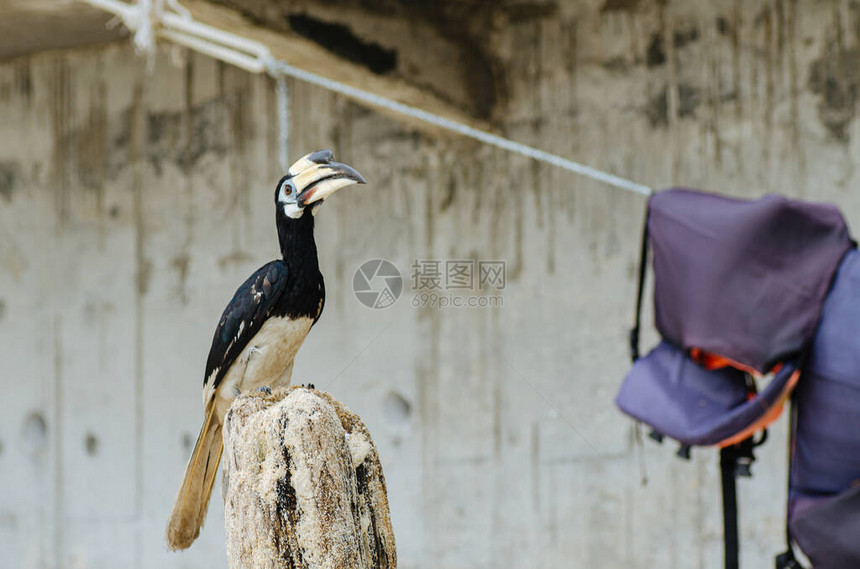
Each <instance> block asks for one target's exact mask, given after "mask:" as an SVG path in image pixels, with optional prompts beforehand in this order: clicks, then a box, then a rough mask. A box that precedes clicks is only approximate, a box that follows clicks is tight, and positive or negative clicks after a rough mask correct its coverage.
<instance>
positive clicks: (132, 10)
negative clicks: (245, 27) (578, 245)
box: [84, 0, 653, 196]
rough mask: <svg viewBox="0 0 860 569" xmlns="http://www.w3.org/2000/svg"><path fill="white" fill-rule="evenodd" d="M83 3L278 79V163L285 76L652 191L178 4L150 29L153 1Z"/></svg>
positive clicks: (141, 34) (283, 139)
mask: <svg viewBox="0 0 860 569" xmlns="http://www.w3.org/2000/svg"><path fill="white" fill-rule="evenodd" d="M84 1H85V2H87V3H88V4H90V5H92V6H96V7H99V8H102V9H104V10H107V11H109V12H111V13H113V14H115V15H117V16H119V17H120V18H121V19H122V21H123V23H124V24H125V25H126V27H128V28H129V29H131V30H133V31H136V34H135V44H138V38H140V40H141V43H142V44H144V45H145V38H146V37H147V34H150V38H151V35H152V34H153V32H154V33H156V34H157V35H158V36H161V37H163V38H165V39H168V40H170V41H172V42H174V43H178V44H180V45H184V46H186V47H188V48H190V49H193V50H195V51H199V52H201V53H204V54H206V55H208V56H210V57H213V58H215V59H219V60H222V61H225V62H227V63H230V64H232V65H235V66H237V67H240V68H242V69H245V70H246V71H249V72H251V73H262V72H268V73H269V74H270V75H272V76H273V77H274V78H275V79H276V80H277V81H278V83H277V85H278V112H279V115H278V120H279V128H280V135H281V136H280V141H279V145H282V146H279V153H280V156H279V159H280V160H281V161H282V162H283V161H284V153H285V152H286V151H287V150H286V149H287V134H288V132H287V131H288V128H289V125H288V121H289V110H288V109H287V108H286V106H284V107H282V106H281V105H282V102H283V104H284V105H288V93H287V90H286V82H285V81H284V82H283V83H282V81H283V78H284V76H287V77H293V78H295V79H299V80H301V81H305V82H306V83H310V84H312V85H317V86H319V87H322V88H324V89H327V90H329V91H332V92H335V93H339V94H341V95H344V96H346V97H349V98H351V99H355V100H357V101H361V102H363V103H366V104H368V105H371V106H374V107H378V108H380V109H385V110H388V111H391V112H394V113H397V114H400V115H404V116H407V117H411V118H413V119H416V120H419V121H422V122H425V123H427V124H431V125H433V126H435V127H437V128H441V129H444V130H447V131H450V132H454V133H457V134H459V135H461V136H465V137H468V138H473V139H475V140H478V141H480V142H483V143H484V144H489V145H491V146H495V147H497V148H502V149H504V150H507V151H509V152H512V153H514V154H519V155H521V156H526V157H528V158H532V159H533V160H537V161H539V162H543V163H545V164H550V165H552V166H556V167H558V168H561V169H563V170H567V171H569V172H574V173H576V174H580V175H582V176H585V177H587V178H591V179H592V180H597V181H599V182H603V183H605V184H608V185H610V186H614V187H616V188H620V189H623V190H627V191H630V192H634V193H637V194H642V195H646V196H648V195H651V194H652V193H653V190H652V189H651V188H650V187H648V186H646V185H644V184H639V183H637V182H634V181H632V180H628V179H626V178H622V177H620V176H616V175H614V174H610V173H609V172H604V171H603V170H598V169H597V168H592V167H591V166H586V165H585V164H580V163H579V162H574V161H573V160H569V159H567V158H563V157H561V156H558V155H556V154H552V153H550V152H546V151H544V150H540V149H538V148H535V147H533V146H529V145H527V144H522V143H520V142H515V141H513V140H510V139H508V138H505V137H503V136H499V135H496V134H492V133H489V132H486V131H483V130H480V129H477V128H473V127H471V126H469V125H466V124H463V123H461V122H458V121H455V120H451V119H447V118H445V117H441V116H439V115H435V114H433V113H430V112H427V111H424V110H422V109H419V108H417V107H413V106H411V105H406V104H403V103H399V102H397V101H393V100H391V99H387V98H385V97H382V96H380V95H376V94H374V93H371V92H369V91H365V90H363V89H358V88H356V87H351V86H349V85H346V84H345V83H341V82H339V81H334V80H332V79H328V78H326V77H323V76H321V75H317V74H316V73H312V72H310V71H306V70H304V69H300V68H298V67H295V66H292V65H290V64H288V63H285V62H283V61H279V60H277V59H275V58H274V57H272V55H271V53H270V51H269V48H267V47H266V46H265V45H263V44H261V43H259V42H256V41H253V40H249V39H247V38H243V37H241V36H237V35H235V34H232V33H229V32H225V31H223V30H219V29H216V28H213V27H211V26H208V25H206V24H201V23H199V22H195V21H194V20H193V19H191V18H190V15H189V14H188V13H187V10H184V9H181V7H180V6H179V5H178V4H177V3H176V0H167V4H168V6H170V7H171V8H172V9H173V10H174V11H176V12H178V14H174V13H170V12H164V13H163V14H162V15H161V17H160V22H158V23H159V24H160V26H159V27H157V29H155V30H153V27H152V21H151V17H152V15H151V9H150V7H151V0H138V4H137V5H132V4H127V3H126V2H122V1H120V0H84ZM149 45H151V44H149ZM282 109H283V110H282Z"/></svg>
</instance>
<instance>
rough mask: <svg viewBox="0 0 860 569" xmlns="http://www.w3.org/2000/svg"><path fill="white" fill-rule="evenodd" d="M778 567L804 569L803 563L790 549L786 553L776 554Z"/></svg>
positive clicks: (778, 568) (779, 568)
mask: <svg viewBox="0 0 860 569" xmlns="http://www.w3.org/2000/svg"><path fill="white" fill-rule="evenodd" d="M776 569H803V565H801V564H800V563H798V561H797V559H795V558H794V553H792V551H791V550H790V549H789V550H788V551H786V552H785V553H780V554H779V555H777V556H776Z"/></svg>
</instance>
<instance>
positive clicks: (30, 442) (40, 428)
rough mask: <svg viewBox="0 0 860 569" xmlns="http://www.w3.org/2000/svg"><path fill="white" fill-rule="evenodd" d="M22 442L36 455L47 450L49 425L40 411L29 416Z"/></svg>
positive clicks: (25, 421)
mask: <svg viewBox="0 0 860 569" xmlns="http://www.w3.org/2000/svg"><path fill="white" fill-rule="evenodd" d="M21 442H23V443H24V448H26V449H27V450H28V451H29V452H31V453H33V454H36V453H39V452H42V451H43V450H45V447H46V446H47V444H48V424H47V423H46V422H45V418H44V417H43V416H42V414H41V413H39V412H38V411H34V412H32V413H30V414H29V415H27V418H26V419H24V428H23V430H22V432H21Z"/></svg>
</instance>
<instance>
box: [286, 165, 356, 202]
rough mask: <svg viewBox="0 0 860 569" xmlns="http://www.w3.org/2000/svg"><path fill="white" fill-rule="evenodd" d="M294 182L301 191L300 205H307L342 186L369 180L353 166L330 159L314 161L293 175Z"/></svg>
mask: <svg viewBox="0 0 860 569" xmlns="http://www.w3.org/2000/svg"><path fill="white" fill-rule="evenodd" d="M315 154H316V153H315ZM329 155H330V154H329ZM311 156H312V155H311ZM302 160H304V159H302ZM300 162H301V161H300ZM308 162H310V160H309V161H308ZM291 170H292V168H291ZM293 183H294V184H295V187H296V191H298V192H299V193H298V196H297V198H296V201H297V203H298V205H299V207H306V206H309V205H310V204H312V203H314V202H319V201H322V200H324V199H326V198H327V197H329V196H330V195H332V194H333V193H335V192H336V191H338V190H340V189H341V188H345V187H347V186H351V185H353V184H365V183H367V182H366V180H365V179H364V176H362V175H361V174H359V173H358V172H357V171H356V170H355V169H354V168H353V167H352V166H348V165H346V164H342V163H340V162H334V161H332V160H329V161H327V162H322V163H313V162H312V163H311V164H309V165H308V167H306V168H304V169H302V170H301V172H299V173H297V174H295V175H294V176H293Z"/></svg>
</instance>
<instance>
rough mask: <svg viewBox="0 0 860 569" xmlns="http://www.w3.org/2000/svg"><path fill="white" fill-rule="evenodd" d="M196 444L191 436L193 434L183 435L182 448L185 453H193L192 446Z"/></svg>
mask: <svg viewBox="0 0 860 569" xmlns="http://www.w3.org/2000/svg"><path fill="white" fill-rule="evenodd" d="M193 444H194V438H193V437H192V436H191V433H182V448H183V449H185V452H186V453H188V452H191V446H192V445H193Z"/></svg>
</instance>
